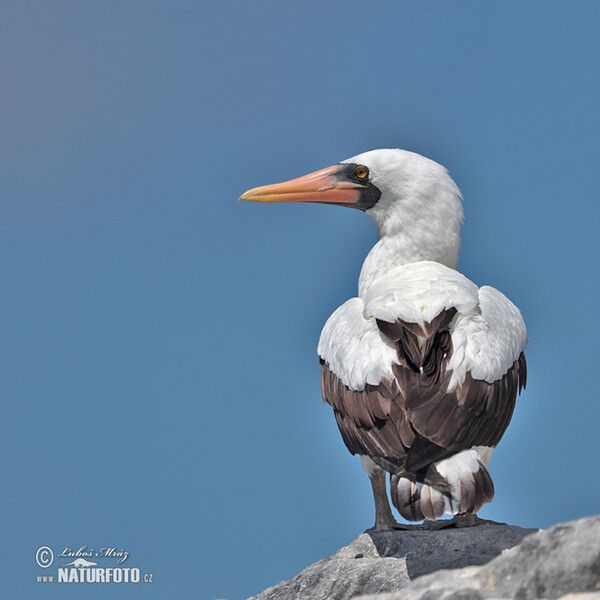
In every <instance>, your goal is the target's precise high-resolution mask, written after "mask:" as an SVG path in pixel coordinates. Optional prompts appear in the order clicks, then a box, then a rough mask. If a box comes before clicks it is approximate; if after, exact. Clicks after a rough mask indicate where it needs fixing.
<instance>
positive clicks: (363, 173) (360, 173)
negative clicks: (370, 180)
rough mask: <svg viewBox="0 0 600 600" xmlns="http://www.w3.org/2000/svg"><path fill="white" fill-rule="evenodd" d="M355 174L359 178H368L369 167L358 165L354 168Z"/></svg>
mask: <svg viewBox="0 0 600 600" xmlns="http://www.w3.org/2000/svg"><path fill="white" fill-rule="evenodd" d="M354 176H355V177H358V179H366V178H367V177H368V176H369V169H367V167H356V169H354Z"/></svg>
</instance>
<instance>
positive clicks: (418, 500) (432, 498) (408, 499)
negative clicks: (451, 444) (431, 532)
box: [390, 447, 494, 521]
mask: <svg viewBox="0 0 600 600" xmlns="http://www.w3.org/2000/svg"><path fill="white" fill-rule="evenodd" d="M487 454H488V453H487V452H485V450H484V449H482V448H479V447H475V448H470V449H469V450H463V451H462V452H459V453H458V454H454V455H453V456H451V457H449V458H446V459H444V460H441V461H439V462H437V463H435V467H436V469H437V471H438V473H439V474H440V475H441V476H442V477H443V478H444V480H445V481H446V482H447V484H448V485H447V487H446V488H445V489H444V488H443V487H440V486H438V485H429V484H427V483H425V482H421V481H418V480H417V481H414V480H411V479H409V478H408V477H406V476H402V475H400V476H398V475H391V476H390V484H391V485H390V487H391V492H392V493H391V495H392V502H393V503H394V506H395V507H396V508H397V509H398V512H399V513H400V514H401V515H402V516H403V517H404V518H405V519H407V520H408V521H422V520H423V519H429V520H430V521H435V520H437V519H439V518H440V517H441V516H442V515H443V514H444V513H447V514H450V515H458V514H465V513H477V512H478V511H479V509H480V508H481V507H482V506H483V505H484V504H487V503H488V502H491V501H492V499H493V498H494V484H493V483H492V479H491V477H490V475H489V473H488V471H487V469H486V467H485V465H484V462H485V463H487V460H486V458H487V459H488V460H489V456H486V455H487Z"/></svg>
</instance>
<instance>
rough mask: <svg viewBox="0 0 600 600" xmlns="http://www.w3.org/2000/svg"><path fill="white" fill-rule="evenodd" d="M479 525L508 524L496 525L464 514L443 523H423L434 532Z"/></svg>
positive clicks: (472, 515) (469, 514) (472, 514)
mask: <svg viewBox="0 0 600 600" xmlns="http://www.w3.org/2000/svg"><path fill="white" fill-rule="evenodd" d="M477 525H506V523H496V521H488V520H487V519H481V518H480V517H478V516H477V515H476V514H474V513H464V514H462V515H456V516H454V517H452V518H451V519H444V520H443V521H425V522H424V523H423V526H424V527H425V528H426V529H430V530H432V531H437V530H439V529H447V528H449V527H455V528H456V529H458V528H461V527H475V526H477Z"/></svg>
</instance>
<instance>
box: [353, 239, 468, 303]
mask: <svg viewBox="0 0 600 600" xmlns="http://www.w3.org/2000/svg"><path fill="white" fill-rule="evenodd" d="M459 246H460V237H458V238H457V240H455V242H454V243H448V240H447V239H445V240H444V239H439V238H438V239H435V238H430V239H424V238H423V232H420V233H419V232H415V234H414V235H410V233H408V232H403V234H402V235H383V236H381V235H380V237H379V240H378V241H377V243H376V244H375V245H374V246H373V248H372V249H371V251H370V252H369V254H368V255H367V258H366V259H365V262H364V263H363V266H362V269H361V271H360V277H359V280H358V294H359V296H360V297H361V298H364V297H365V294H366V292H367V290H368V289H369V288H370V287H371V286H372V285H373V284H374V283H375V282H377V281H378V280H379V279H381V278H382V277H385V275H387V274H388V273H389V272H390V271H391V270H393V269H395V268H396V267H399V266H402V265H407V264H409V263H415V262H420V261H424V260H431V261H435V262H439V263H441V264H443V265H445V266H447V267H450V268H451V269H456V267H457V266H458V251H459Z"/></svg>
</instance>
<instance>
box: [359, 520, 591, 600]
mask: <svg viewBox="0 0 600 600" xmlns="http://www.w3.org/2000/svg"><path fill="white" fill-rule="evenodd" d="M599 597H600V516H596V517H588V518H586V519H580V520H578V521H572V522H570V523H564V524H560V525H555V526H554V527H552V528H551V529H549V530H547V531H540V532H539V533H537V534H535V535H531V536H529V537H527V539H525V540H524V541H523V542H522V543H521V544H520V545H519V546H517V547H516V548H513V549H512V550H508V551H507V552H505V553H503V554H502V556H499V557H497V558H495V559H494V560H492V561H491V562H489V563H488V564H486V565H485V566H482V567H467V568H464V569H458V570H454V571H440V572H437V573H434V574H430V575H427V576H425V577H422V578H420V579H418V580H417V581H415V582H414V583H412V584H411V585H410V586H409V587H408V588H406V589H404V590H401V591H398V592H395V593H390V594H376V595H368V596H361V599H360V600H481V599H490V598H494V599H499V598H511V599H518V600H529V599H530V598H531V599H533V598H544V599H551V598H563V599H564V600H567V599H573V600H575V599H576V600H588V598H599ZM356 600H358V598H357V599H356Z"/></svg>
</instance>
